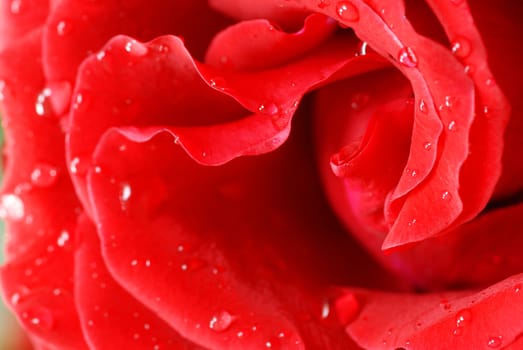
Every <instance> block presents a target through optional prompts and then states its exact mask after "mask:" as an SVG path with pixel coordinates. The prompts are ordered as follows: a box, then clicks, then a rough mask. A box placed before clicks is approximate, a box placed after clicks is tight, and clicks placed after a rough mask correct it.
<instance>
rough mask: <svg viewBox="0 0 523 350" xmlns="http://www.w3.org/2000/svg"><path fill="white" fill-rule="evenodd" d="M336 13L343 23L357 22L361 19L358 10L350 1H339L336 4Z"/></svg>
mask: <svg viewBox="0 0 523 350" xmlns="http://www.w3.org/2000/svg"><path fill="white" fill-rule="evenodd" d="M336 13H337V14H338V16H339V17H340V18H341V20H343V21H349V22H356V21H357V20H359V19H360V13H359V12H358V9H357V8H356V6H354V5H353V4H352V3H351V2H350V1H339V2H338V3H337V4H336Z"/></svg>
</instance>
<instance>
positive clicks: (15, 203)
mask: <svg viewBox="0 0 523 350" xmlns="http://www.w3.org/2000/svg"><path fill="white" fill-rule="evenodd" d="M24 215H25V207H24V202H23V201H22V199H21V198H20V197H18V196H17V195H15V194H4V195H2V196H1V197H0V218H2V219H11V220H14V221H18V220H21V219H22V218H23V217H24Z"/></svg>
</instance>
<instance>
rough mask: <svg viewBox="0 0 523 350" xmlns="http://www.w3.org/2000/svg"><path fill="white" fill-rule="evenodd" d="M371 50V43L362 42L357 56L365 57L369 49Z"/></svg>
mask: <svg viewBox="0 0 523 350" xmlns="http://www.w3.org/2000/svg"><path fill="white" fill-rule="evenodd" d="M368 48H369V43H367V42H366V41H362V42H361V43H360V44H359V46H358V53H357V54H356V55H357V56H365V55H366V54H367V49H368Z"/></svg>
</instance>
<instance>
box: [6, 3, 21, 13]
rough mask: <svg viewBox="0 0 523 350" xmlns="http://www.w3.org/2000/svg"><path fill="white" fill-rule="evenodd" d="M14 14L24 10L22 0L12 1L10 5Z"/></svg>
mask: <svg viewBox="0 0 523 350" xmlns="http://www.w3.org/2000/svg"><path fill="white" fill-rule="evenodd" d="M9 9H10V10H11V13H12V14H15V15H17V14H19V13H20V11H21V10H22V0H13V1H11V6H10V7H9Z"/></svg>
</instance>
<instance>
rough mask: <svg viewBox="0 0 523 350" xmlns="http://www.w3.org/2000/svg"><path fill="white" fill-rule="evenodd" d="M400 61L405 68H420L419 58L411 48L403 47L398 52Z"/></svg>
mask: <svg viewBox="0 0 523 350" xmlns="http://www.w3.org/2000/svg"><path fill="white" fill-rule="evenodd" d="M398 61H399V62H400V63H401V64H402V65H403V66H405V67H408V68H414V67H417V66H418V57H417V56H416V54H415V53H414V50H412V49H411V48H410V47H403V48H401V49H400V50H399V52H398Z"/></svg>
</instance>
